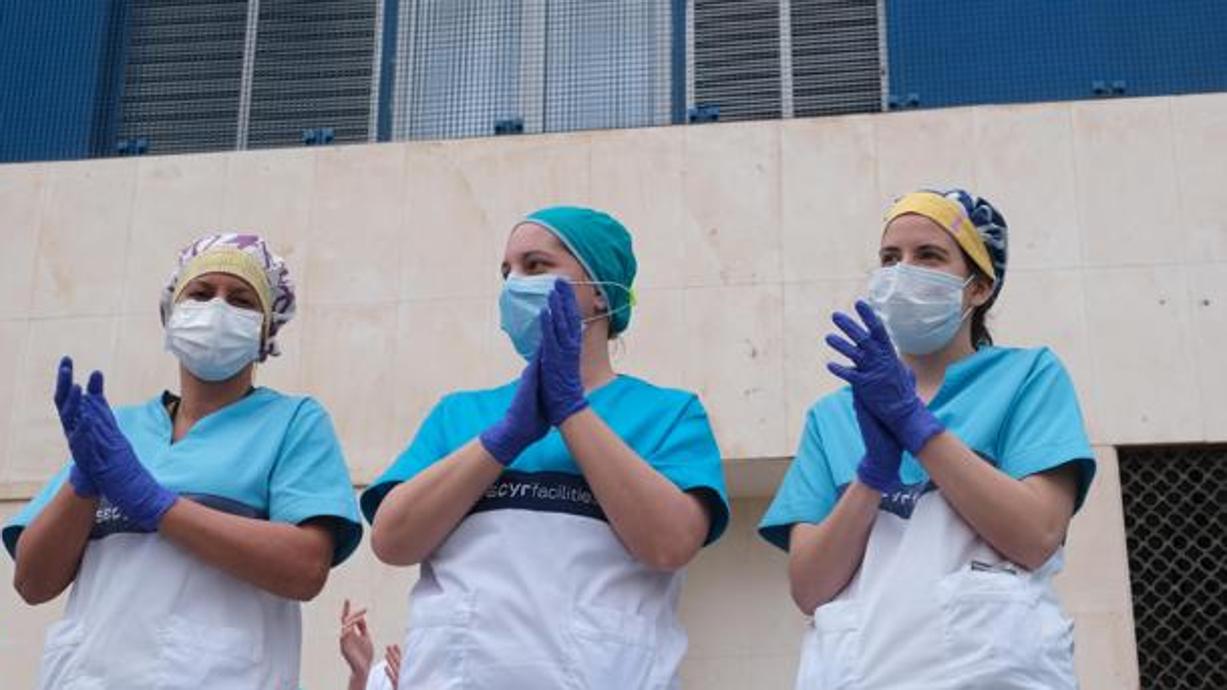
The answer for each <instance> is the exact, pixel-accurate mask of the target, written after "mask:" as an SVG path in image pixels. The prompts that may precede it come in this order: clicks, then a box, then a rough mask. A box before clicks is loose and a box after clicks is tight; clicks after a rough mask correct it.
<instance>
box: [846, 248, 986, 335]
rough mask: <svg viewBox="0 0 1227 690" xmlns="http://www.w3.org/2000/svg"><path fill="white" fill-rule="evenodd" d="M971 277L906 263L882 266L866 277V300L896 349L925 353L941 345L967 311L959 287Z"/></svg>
mask: <svg viewBox="0 0 1227 690" xmlns="http://www.w3.org/2000/svg"><path fill="white" fill-rule="evenodd" d="M971 280H972V279H971V278H968V279H967V280H963V279H962V278H959V277H958V276H954V275H950V274H949V273H946V272H944V271H934V270H932V269H928V268H919V267H917V266H909V265H907V264H895V265H893V266H885V267H883V268H879V269H877V270H876V271H874V272H873V276H872V277H871V278H870V279H869V296H868V302H869V305H870V306H872V307H873V310H874V311H876V312H877V313H878V315H879V316H881V318H882V322H883V323H884V324H885V325H886V330H887V332H888V333H890V339H891V340H892V341H894V343H895V346H896V347H898V348H899V351H900V352H904V353H906V354H909V355H927V354H930V353H932V352H936V351H937V350H940V349H941V348H943V347H945V346H946V344H947V343H949V342H950V340H951V339H952V338H954V334H955V333H958V330H959V325H960V324H962V323H963V319H965V318H967V315H968V314H969V313H971V310H970V309H967V310H964V309H963V288H965V287H967V285H968V284H969V283H971Z"/></svg>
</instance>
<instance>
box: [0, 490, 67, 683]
mask: <svg viewBox="0 0 1227 690" xmlns="http://www.w3.org/2000/svg"><path fill="white" fill-rule="evenodd" d="M25 503H26V502H25V501H24V500H23V501H4V502H0V524H2V523H5V522H8V519H9V518H10V517H12V516H13V515H15V514H16V513H17V512H18V511H19V510H21V509H22V508H23V507H25ZM12 582H13V559H12V558H9V555H8V552H7V551H6V552H4V553H3V554H0V620H2V621H4V625H0V669H4V687H6V688H32V687H34V683H35V681H37V679H38V667H39V662H40V661H41V660H42V656H43V640H44V636H45V634H46V630H47V627H48V626H50V625H51V624H52V623H54V622H56V621H58V620H59V619H60V618H61V617H62V616H63V615H64V606H65V605H66V604H67V603H68V592H67V591H65V592H64V593H63V594H61V595H60V596H58V597H56V598H55V599H53V600H51V601H49V602H47V603H45V604H40V605H38V606H30V605H29V604H27V603H25V602H24V601H22V600H21V597H20V596H19V595H18V594H17V590H15V589H13V587H12V584H11V583H12Z"/></svg>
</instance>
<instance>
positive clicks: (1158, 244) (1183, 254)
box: [1071, 98, 1193, 266]
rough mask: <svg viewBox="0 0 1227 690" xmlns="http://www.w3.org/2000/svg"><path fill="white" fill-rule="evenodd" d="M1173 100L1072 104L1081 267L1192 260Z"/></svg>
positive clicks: (1129, 99)
mask: <svg viewBox="0 0 1227 690" xmlns="http://www.w3.org/2000/svg"><path fill="white" fill-rule="evenodd" d="M1170 104H1171V100H1170V99H1167V98H1125V99H1119V100H1110V101H1094V102H1079V103H1074V104H1073V105H1072V106H1071V107H1072V108H1073V124H1074V152H1075V169H1076V171H1077V185H1078V219H1079V225H1080V226H1081V228H1082V237H1083V257H1084V263H1085V264H1086V265H1087V266H1122V265H1137V264H1173V263H1180V262H1182V261H1187V260H1190V259H1191V258H1193V252H1192V243H1191V242H1190V239H1191V236H1190V233H1189V232H1188V229H1187V228H1185V227H1183V226H1182V224H1181V221H1180V203H1179V198H1180V197H1179V194H1178V190H1177V187H1176V169H1175V164H1174V161H1173V143H1172V126H1171V109H1170Z"/></svg>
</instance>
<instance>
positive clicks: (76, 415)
mask: <svg viewBox="0 0 1227 690" xmlns="http://www.w3.org/2000/svg"><path fill="white" fill-rule="evenodd" d="M54 399H55V410H56V412H57V413H59V416H60V427H61V428H62V429H63V430H64V438H65V439H66V440H67V441H68V449H69V452H71V453H72V455H73V457H74V458H75V457H76V456H77V455H79V454H82V453H92V452H93V449H92V447H90V448H88V449H87V447H86V446H88V445H89V444H90V440H89V438H88V437H87V436H78V437H77V439H76V441H75V443H74V438H73V432H74V431H76V429H77V426H78V424H79V422H80V420H81V387H80V386H78V385H76V384H74V383H73V382H72V358H71V357H69V356H68V355H65V356H63V357H61V358H60V365H59V367H58V369H57V371H56V376H55V397H54ZM68 483H69V484H71V485H72V490H73V491H75V492H76V494H77V495H78V496H80V497H81V498H97V497H98V487H97V486H94V481H93V480H92V479H90V478H89V475H87V474H86V473H85V472H83V471H82V470H81V466H80V465H78V464H77V463H76V461H75V460H74V461H73V463H72V467H71V468H70V469H69V470H68Z"/></svg>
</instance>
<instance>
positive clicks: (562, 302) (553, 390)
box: [541, 280, 588, 426]
mask: <svg viewBox="0 0 1227 690" xmlns="http://www.w3.org/2000/svg"><path fill="white" fill-rule="evenodd" d="M582 349H583V325H582V323H581V321H580V316H579V306H578V305H577V304H576V302H575V290H574V289H572V287H571V284H570V283H568V282H567V281H565V280H560V281H558V282H557V283H555V284H554V291H553V292H551V293H550V299H549V309H548V310H546V312H545V314H543V315H542V319H541V403H542V406H543V407H544V408H545V418H546V419H547V420H549V422H550V424H552V425H554V426H558V425H560V424H562V423H563V422H565V421H566V420H567V419H568V418H569V417H570V416H571V415H573V414H575V413H576V412H579V411H580V410H583V409H584V408H585V407H588V398H587V397H585V396H584V384H583V381H582V380H581V378H580V374H579V357H580V352H581V350H582Z"/></svg>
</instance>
